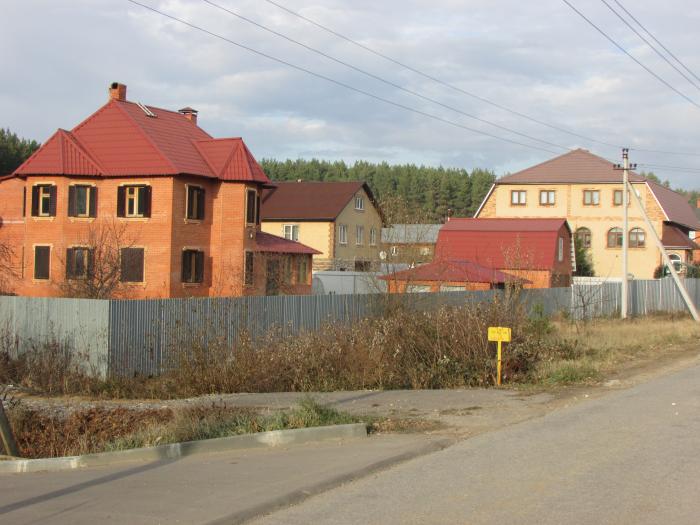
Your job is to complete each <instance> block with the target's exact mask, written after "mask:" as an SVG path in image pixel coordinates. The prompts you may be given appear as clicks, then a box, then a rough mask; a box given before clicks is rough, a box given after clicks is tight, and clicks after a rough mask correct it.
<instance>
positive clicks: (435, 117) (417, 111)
mask: <svg viewBox="0 0 700 525" xmlns="http://www.w3.org/2000/svg"><path fill="white" fill-rule="evenodd" d="M126 1H127V2H129V3H131V4H134V5H138V6H140V7H143V8H144V9H148V10H149V11H152V12H153V13H157V14H159V15H161V16H163V17H165V18H169V19H170V20H173V21H175V22H178V23H180V24H183V25H186V26H188V27H190V28H192V29H196V30H197V31H200V32H202V33H205V34H207V35H209V36H213V37H214V38H218V39H219V40H222V41H224V42H228V43H229V44H232V45H234V46H236V47H239V48H240V49H244V50H246V51H248V52H250V53H254V54H256V55H258V56H261V57H264V58H267V59H268V60H272V61H274V62H277V63H279V64H283V65H285V66H288V67H291V68H292V69H296V70H297V71H301V72H302V73H306V74H308V75H311V76H313V77H316V78H320V79H322V80H325V81H327V82H331V83H333V84H335V85H337V86H341V87H343V88H345V89H347V90H350V91H354V92H356V93H360V94H362V95H365V96H366V97H370V98H372V99H374V100H378V101H380V102H384V103H385V104H389V105H391V106H394V107H397V108H400V109H403V110H405V111H410V112H411V113H415V114H417V115H422V116H424V117H428V118H430V119H433V120H436V121H439V122H443V123H445V124H449V125H451V126H454V127H457V128H460V129H463V130H466V131H471V132H472V133H478V134H480V135H484V136H487V137H490V138H493V139H496V140H500V141H503V142H509V143H511V144H516V145H518V146H523V147H525V148H531V149H536V150H539V151H545V152H547V153H550V154H553V155H558V154H559V152H556V151H552V150H549V149H546V148H543V147H540V146H533V145H532V144H525V143H523V142H518V141H516V140H512V139H509V138H506V137H500V136H498V135H494V134H492V133H488V132H486V131H482V130H479V129H475V128H470V127H469V126H464V125H462V124H460V123H458V122H454V121H452V120H449V119H446V118H443V117H440V116H438V115H434V114H432V113H428V112H425V111H422V110H420V109H416V108H413V107H410V106H407V105H405V104H401V103H400V102H395V101H393V100H390V99H387V98H384V97H381V96H379V95H375V94H374V93H371V92H369V91H365V90H364V89H361V88H358V87H355V86H352V85H350V84H346V83H345V82H342V81H340V80H335V79H333V78H331V77H328V76H326V75H323V74H321V73H316V72H315V71H312V70H310V69H307V68H305V67H302V66H299V65H296V64H293V63H292V62H288V61H286V60H283V59H281V58H277V57H275V56H273V55H270V54H267V53H265V52H263V51H259V50H257V49H254V48H252V47H250V46H247V45H245V44H241V43H240V42H236V41H235V40H231V39H230V38H227V37H225V36H222V35H219V34H218V33H214V32H213V31H209V30H208V29H205V28H203V27H200V26H198V25H195V24H192V23H190V22H188V21H186V20H183V19H181V18H178V17H176V16H173V15H170V14H168V13H165V12H163V11H160V10H158V9H156V8H154V7H151V6H149V5H146V4H142V3H140V2H138V1H136V0H126ZM532 140H537V139H534V138H533V139H532Z"/></svg>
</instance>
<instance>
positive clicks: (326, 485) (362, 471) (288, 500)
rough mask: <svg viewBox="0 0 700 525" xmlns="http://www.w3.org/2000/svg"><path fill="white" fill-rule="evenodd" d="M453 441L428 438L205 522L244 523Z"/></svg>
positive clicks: (235, 524)
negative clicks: (331, 476) (378, 458)
mask: <svg viewBox="0 0 700 525" xmlns="http://www.w3.org/2000/svg"><path fill="white" fill-rule="evenodd" d="M455 442H456V440H454V439H439V440H436V441H431V442H430V443H428V444H426V445H422V446H420V447H416V448H415V449H413V450H409V451H407V452H403V453H401V454H397V455H395V456H390V457H388V458H385V459H382V460H379V461H376V462H374V463H372V464H371V465H366V466H364V467H362V468H358V469H356V470H353V471H351V472H345V473H343V474H339V475H338V476H335V477H333V478H331V479H327V480H325V481H321V482H319V483H316V484H312V485H309V486H308V487H305V488H303V489H299V490H295V491H293V492H290V493H288V494H284V495H282V496H279V497H277V498H273V499H271V500H270V501H267V502H265V503H262V504H260V505H256V506H255V507H251V508H249V509H245V510H242V511H240V512H236V513H233V514H231V515H229V516H226V517H224V518H219V519H217V520H214V521H210V522H207V525H239V524H241V523H246V522H248V521H250V520H253V519H255V518H259V517H260V516H264V515H267V514H271V513H273V512H275V511H277V510H280V509H282V508H284V507H289V506H291V505H296V504H297V503H301V502H302V501H304V500H305V499H307V498H310V497H311V496H316V495H317V494H321V493H323V492H326V491H328V490H331V489H334V488H336V487H339V486H340V485H344V484H345V483H349V482H351V481H354V480H357V479H360V478H364V477H366V476H370V475H372V474H374V473H376V472H379V471H381V470H385V469H387V468H390V467H393V466H394V465H397V464H399V463H403V462H405V461H410V460H412V459H415V458H419V457H421V456H426V455H428V454H432V453H433V452H439V451H441V450H444V449H446V448H447V447H449V446H451V445H453V444H454V443H455Z"/></svg>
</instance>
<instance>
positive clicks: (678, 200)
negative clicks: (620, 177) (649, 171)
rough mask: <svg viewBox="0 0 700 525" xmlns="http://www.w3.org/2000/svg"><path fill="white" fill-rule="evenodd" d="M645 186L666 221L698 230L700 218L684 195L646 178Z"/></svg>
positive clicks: (699, 229) (699, 228)
mask: <svg viewBox="0 0 700 525" xmlns="http://www.w3.org/2000/svg"><path fill="white" fill-rule="evenodd" d="M647 186H648V187H649V190H650V191H651V192H652V194H653V195H654V197H656V201H657V202H658V203H659V206H661V210H662V211H663V212H664V214H665V215H666V220H667V221H670V222H675V223H676V224H680V225H681V226H685V227H687V228H689V229H691V230H694V231H700V220H698V217H697V216H696V215H695V212H694V211H693V208H692V206H691V205H690V203H689V202H688V199H687V198H686V196H685V195H683V194H681V193H678V192H676V191H673V190H672V189H669V188H667V187H666V186H662V185H661V184H657V183H656V182H654V181H651V180H647Z"/></svg>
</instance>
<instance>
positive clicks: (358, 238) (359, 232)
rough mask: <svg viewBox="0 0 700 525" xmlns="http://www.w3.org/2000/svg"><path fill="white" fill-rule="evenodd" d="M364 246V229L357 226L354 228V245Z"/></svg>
mask: <svg viewBox="0 0 700 525" xmlns="http://www.w3.org/2000/svg"><path fill="white" fill-rule="evenodd" d="M364 244H365V227H364V226H360V225H357V226H355V245H356V246H362V245H364Z"/></svg>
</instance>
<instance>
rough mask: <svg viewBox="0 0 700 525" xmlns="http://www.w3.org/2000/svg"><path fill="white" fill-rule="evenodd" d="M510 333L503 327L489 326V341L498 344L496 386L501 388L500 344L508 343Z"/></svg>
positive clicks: (508, 329)
mask: <svg viewBox="0 0 700 525" xmlns="http://www.w3.org/2000/svg"><path fill="white" fill-rule="evenodd" d="M510 336H511V331H510V328H507V327H505V326H489V341H495V342H496V343H498V366H497V371H496V374H497V376H496V384H497V385H498V386H501V343H510Z"/></svg>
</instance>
